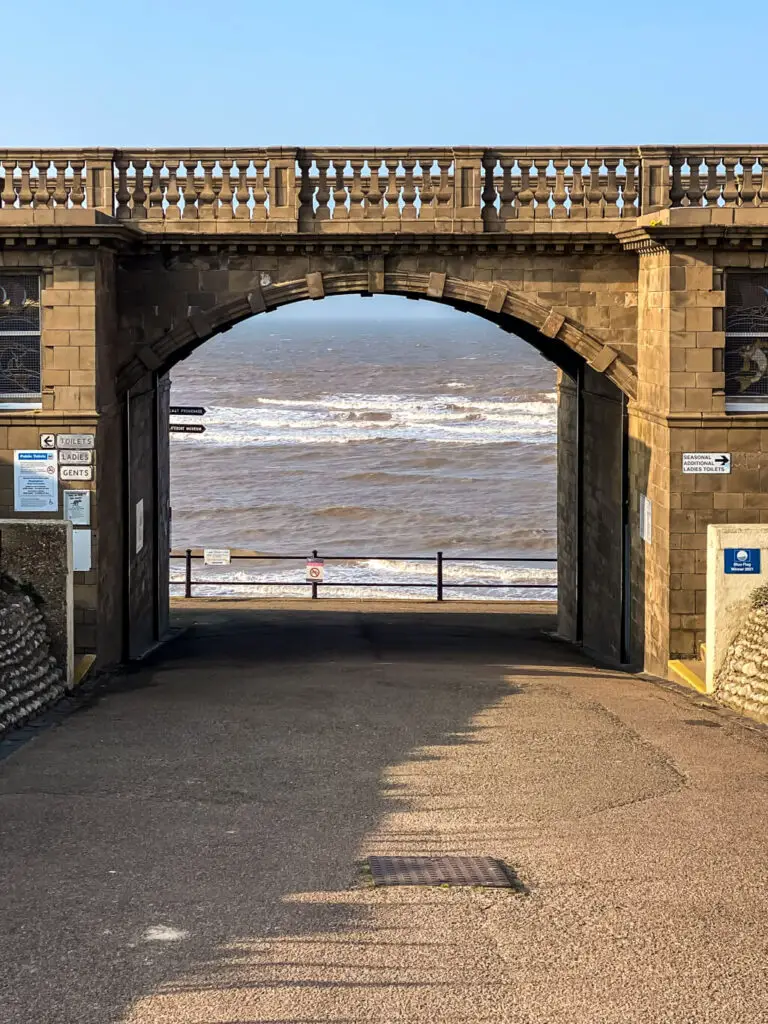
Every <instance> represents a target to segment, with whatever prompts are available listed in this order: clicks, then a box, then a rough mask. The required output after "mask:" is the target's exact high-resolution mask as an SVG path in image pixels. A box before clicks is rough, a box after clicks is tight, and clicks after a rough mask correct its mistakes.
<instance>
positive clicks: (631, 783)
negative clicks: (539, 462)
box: [0, 602, 768, 1024]
mask: <svg viewBox="0 0 768 1024" xmlns="http://www.w3.org/2000/svg"><path fill="white" fill-rule="evenodd" d="M347 607H348V609H349V610H346V611H342V610H339V607H338V605H337V604H336V603H331V602H327V603H326V602H323V608H322V610H320V609H317V608H314V609H311V610H310V609H306V610H303V611H302V610H293V611H287V610H285V609H281V608H276V609H273V610H271V611H267V610H264V609H254V608H249V607H247V606H243V607H241V608H240V610H238V611H236V612H231V611H230V610H229V609H228V606H226V605H221V604H215V603H208V604H206V603H204V602H195V603H194V605H193V607H191V608H188V610H187V611H186V612H185V613H184V619H185V621H186V622H187V623H188V624H191V628H190V629H189V631H188V632H187V633H186V634H185V635H184V636H183V637H182V638H180V639H178V640H176V641H175V642H174V643H173V644H171V645H170V646H168V647H166V648H165V649H164V650H163V651H162V652H161V653H160V654H159V655H158V656H157V657H156V658H155V660H154V661H153V662H152V663H151V664H149V665H148V666H146V667H145V668H144V669H142V670H141V671H140V672H137V673H133V674H130V675H127V676H125V677H124V678H122V679H121V680H119V682H118V684H117V685H116V686H115V687H114V688H113V689H112V690H111V691H110V692H107V693H106V694H104V695H103V696H102V697H101V699H99V700H98V701H97V702H95V703H93V704H92V705H91V706H88V707H85V708H84V709H83V710H81V711H79V712H78V713H76V714H73V715H71V716H70V717H68V718H67V719H66V720H64V721H63V722H62V723H61V724H59V725H57V726H55V727H51V728H49V729H46V730H42V731H40V732H39V734H38V735H37V737H36V738H35V739H33V740H31V741H30V742H29V743H27V744H26V745H24V746H22V747H20V748H18V749H16V750H15V751H14V752H13V753H12V754H11V755H10V756H7V757H5V759H3V760H1V761H0V870H1V871H2V884H0V925H1V926H2V927H1V928H0V1021H2V1022H3V1024H113V1022H120V1024H289V1022H290V1024H320V1022H334V1024H352V1022H375V1024H401V1022H402V1024H433V1022H434V1024H438V1022H439V1024H459V1022H467V1024H474V1022H486V1024H506V1022H509V1024H512V1022H514V1024H533V1022H536V1024H634V1022H637V1024H640V1022H642V1024H655V1022H670V1024H673V1022H674V1024H687V1022H707V1024H715V1022H723V1024H726V1022H727V1024H739V1022H744V1024H747V1022H748V1024H757V1022H761V1021H765V1020H768V996H767V995H766V992H767V991H768V989H767V988H766V980H767V979H766V962H768V929H766V887H765V864H766V856H767V855H766V851H767V850H768V813H767V812H768V740H767V739H766V732H765V731H764V730H761V729H760V727H757V726H755V725H754V724H753V723H750V722H745V721H743V720H741V719H739V718H737V717H736V716H735V715H734V714H733V713H731V712H727V711H724V710H721V709H718V708H715V707H713V706H712V705H711V704H710V703H709V702H708V701H706V700H703V699H702V698H701V697H699V696H698V695H697V694H695V693H693V692H692V691H691V692H690V693H689V692H686V691H683V690H677V689H675V688H674V687H672V686H665V685H661V684H658V683H654V682H652V681H648V680H643V679H639V678H636V677H630V676H625V675H621V674H617V673H612V672H609V671H601V670H598V669H595V668H593V667H591V666H590V665H589V664H588V663H587V662H586V661H584V660H582V659H581V658H580V657H579V656H578V655H577V654H575V653H574V652H572V651H571V650H570V649H569V648H567V647H565V646H563V645H560V644H557V643H556V642H553V641H549V640H546V639H545V638H543V637H542V636H541V633H540V630H541V628H542V627H543V626H546V625H548V622H549V620H548V617H547V616H546V615H538V616H537V615H523V614H520V613H519V612H518V613H516V614H509V613H502V611H501V610H498V611H497V612H496V613H495V614H480V613H479V612H478V611H477V610H476V609H471V608H467V609H465V614H458V613H457V612H456V611H455V610H453V611H448V612H445V611H443V612H439V613H438V612H435V611H434V610H433V611H430V612H426V611H424V612H417V611H416V610H415V609H414V606H412V605H411V606H410V607H408V608H407V609H406V610H398V607H397V606H388V607H387V609H385V610H379V611H377V612H375V613H374V612H368V613H363V612H362V611H360V610H357V609H356V606H347ZM2 749H3V748H2V747H0V754H2ZM5 749H7V748H5ZM373 853H378V854H433V853H455V854H483V855H492V856H495V857H499V858H501V859H503V860H504V861H506V862H507V863H509V864H510V865H512V866H514V868H515V869H516V870H517V872H518V873H519V876H520V878H521V879H522V881H523V882H524V884H525V886H526V889H527V892H525V893H518V892H512V891H506V890H503V891H488V890H474V889H458V888H457V889H445V888H428V889H414V888H397V889H373V888H370V887H367V886H366V885H365V883H364V881H361V878H362V876H361V874H360V871H359V868H358V865H359V863H360V861H361V860H362V859H363V858H364V857H365V856H366V855H368V854H373Z"/></svg>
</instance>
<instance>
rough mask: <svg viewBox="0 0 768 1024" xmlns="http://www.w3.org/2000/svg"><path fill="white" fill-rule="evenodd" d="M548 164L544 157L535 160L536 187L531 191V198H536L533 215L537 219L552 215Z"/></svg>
mask: <svg viewBox="0 0 768 1024" xmlns="http://www.w3.org/2000/svg"><path fill="white" fill-rule="evenodd" d="M548 166H549V161H548V160H547V158H546V157H540V158H539V159H538V160H537V161H536V189H535V191H534V193H533V198H534V199H535V200H536V208H535V210H534V213H533V215H534V217H535V218H536V219H537V220H541V219H545V218H548V217H551V216H552V212H551V210H550V209H549V197H550V188H549V181H548V180H547V168H548Z"/></svg>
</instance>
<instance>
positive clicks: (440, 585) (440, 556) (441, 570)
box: [437, 551, 443, 601]
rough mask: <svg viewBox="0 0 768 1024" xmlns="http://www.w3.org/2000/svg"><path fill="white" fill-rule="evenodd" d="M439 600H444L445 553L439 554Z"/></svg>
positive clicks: (439, 552)
mask: <svg viewBox="0 0 768 1024" xmlns="http://www.w3.org/2000/svg"><path fill="white" fill-rule="evenodd" d="M437 600H438V601H442V600H443V552H442V551H438V552H437Z"/></svg>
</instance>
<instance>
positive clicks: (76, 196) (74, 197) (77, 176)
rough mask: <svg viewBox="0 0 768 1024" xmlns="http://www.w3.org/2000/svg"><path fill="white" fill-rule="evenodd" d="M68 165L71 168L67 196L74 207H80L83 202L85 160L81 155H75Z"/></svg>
mask: <svg viewBox="0 0 768 1024" xmlns="http://www.w3.org/2000/svg"><path fill="white" fill-rule="evenodd" d="M70 166H71V168H72V187H71V188H70V191H69V198H70V200H71V202H72V205H73V206H74V207H80V206H83V205H84V203H85V187H84V183H83V171H84V169H85V160H83V159H82V158H81V157H75V158H74V159H73V160H70Z"/></svg>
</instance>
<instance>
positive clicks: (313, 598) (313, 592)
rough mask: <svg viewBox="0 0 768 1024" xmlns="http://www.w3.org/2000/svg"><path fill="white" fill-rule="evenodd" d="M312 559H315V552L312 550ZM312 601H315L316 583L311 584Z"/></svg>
mask: <svg viewBox="0 0 768 1024" xmlns="http://www.w3.org/2000/svg"><path fill="white" fill-rule="evenodd" d="M312 557H313V558H317V551H314V550H313V552H312ZM312 600H313V601H316V600H317V583H315V582H313V583H312Z"/></svg>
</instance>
